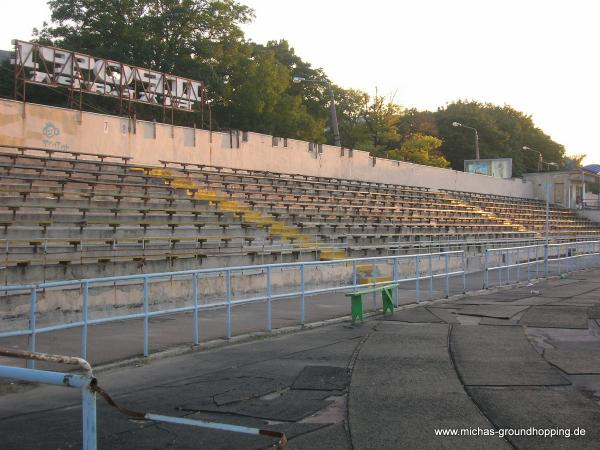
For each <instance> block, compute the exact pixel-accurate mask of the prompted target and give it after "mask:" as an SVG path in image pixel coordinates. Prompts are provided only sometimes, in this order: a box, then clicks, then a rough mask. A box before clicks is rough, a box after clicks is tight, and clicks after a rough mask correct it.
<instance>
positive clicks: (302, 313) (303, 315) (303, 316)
mask: <svg viewBox="0 0 600 450" xmlns="http://www.w3.org/2000/svg"><path fill="white" fill-rule="evenodd" d="M304 291H305V289H304V264H300V324H301V325H304V321H305V319H306V309H305V308H306V305H305V303H304V302H305V298H304V297H305V295H304Z"/></svg>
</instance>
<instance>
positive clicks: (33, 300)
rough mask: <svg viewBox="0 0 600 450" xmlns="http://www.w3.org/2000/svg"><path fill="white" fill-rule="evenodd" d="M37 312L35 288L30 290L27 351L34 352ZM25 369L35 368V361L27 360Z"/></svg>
mask: <svg viewBox="0 0 600 450" xmlns="http://www.w3.org/2000/svg"><path fill="white" fill-rule="evenodd" d="M36 310H37V289H36V287H35V286H34V287H32V288H31V304H30V305H29V332H30V335H29V351H30V352H35V312H36ZM27 367H28V368H29V369H34V368H35V361H34V360H33V359H28V360H27Z"/></svg>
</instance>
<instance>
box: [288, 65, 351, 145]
mask: <svg viewBox="0 0 600 450" xmlns="http://www.w3.org/2000/svg"><path fill="white" fill-rule="evenodd" d="M292 81H293V82H294V83H295V84H300V83H317V84H324V85H327V89H328V90H329V99H330V101H331V107H330V108H331V130H332V131H333V142H334V144H335V145H336V146H337V147H341V146H342V142H341V140H340V130H339V127H338V120H337V112H336V110H335V97H334V96H333V89H332V88H331V83H329V82H328V81H321V80H308V79H306V78H303V77H294V78H292Z"/></svg>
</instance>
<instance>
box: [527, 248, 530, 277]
mask: <svg viewBox="0 0 600 450" xmlns="http://www.w3.org/2000/svg"><path fill="white" fill-rule="evenodd" d="M530 254H531V248H530V247H529V246H528V247H527V281H530V280H531V268H530V267H529V265H530V264H531V257H530Z"/></svg>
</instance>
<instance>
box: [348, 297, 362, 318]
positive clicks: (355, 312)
mask: <svg viewBox="0 0 600 450" xmlns="http://www.w3.org/2000/svg"><path fill="white" fill-rule="evenodd" d="M351 299H352V300H351V301H352V323H354V321H356V319H360V321H361V322H362V321H363V320H364V316H363V305H362V295H353V296H351Z"/></svg>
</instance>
